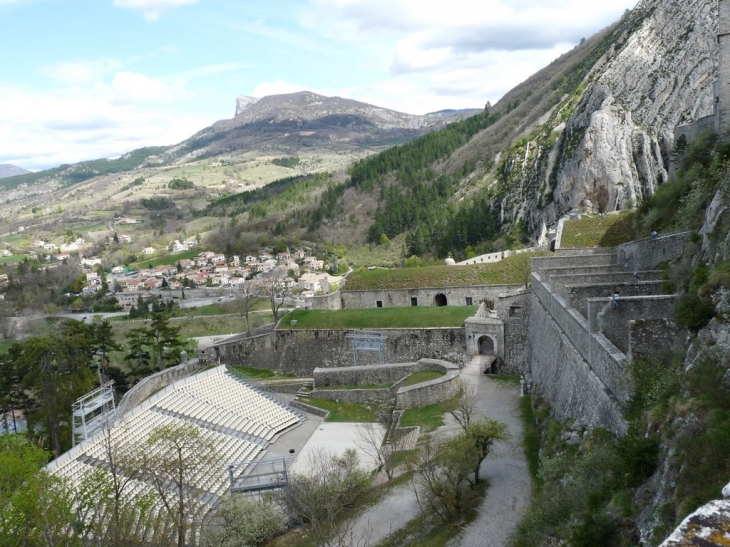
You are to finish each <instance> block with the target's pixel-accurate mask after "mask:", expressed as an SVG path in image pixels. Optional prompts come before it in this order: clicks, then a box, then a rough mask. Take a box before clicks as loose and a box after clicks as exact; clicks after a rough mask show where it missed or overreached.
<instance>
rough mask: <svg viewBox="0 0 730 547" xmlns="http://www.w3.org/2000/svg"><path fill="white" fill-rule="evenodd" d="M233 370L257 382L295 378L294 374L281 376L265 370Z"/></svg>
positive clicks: (249, 368) (252, 368) (236, 368)
mask: <svg viewBox="0 0 730 547" xmlns="http://www.w3.org/2000/svg"><path fill="white" fill-rule="evenodd" d="M231 368H232V369H233V370H236V371H238V372H240V373H241V374H242V375H243V376H246V377H248V378H254V379H257V380H267V379H270V378H295V376H294V375H293V374H280V373H278V372H274V371H272V370H268V369H265V368H254V367H243V366H231Z"/></svg>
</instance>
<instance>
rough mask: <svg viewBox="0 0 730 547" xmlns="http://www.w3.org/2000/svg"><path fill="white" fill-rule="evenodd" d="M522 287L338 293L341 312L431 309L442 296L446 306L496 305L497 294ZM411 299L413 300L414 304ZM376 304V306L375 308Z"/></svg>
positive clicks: (440, 288) (473, 286)
mask: <svg viewBox="0 0 730 547" xmlns="http://www.w3.org/2000/svg"><path fill="white" fill-rule="evenodd" d="M521 286H522V285H470V286H463V287H427V288H418V289H383V290H368V291H348V290H343V291H340V295H341V299H342V307H343V308H350V309H352V308H377V307H384V308H395V307H406V306H414V305H416V306H434V305H436V296H437V295H443V296H444V297H445V298H446V302H445V304H446V305H447V306H466V305H469V304H470V303H471V304H479V303H480V302H482V301H484V300H490V301H492V302H494V301H496V300H497V298H498V297H499V295H500V294H503V293H505V292H508V291H512V290H515V289H519V288H520V287H521ZM414 299H415V300H414ZM378 302H379V303H380V305H378Z"/></svg>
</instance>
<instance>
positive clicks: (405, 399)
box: [311, 359, 461, 410]
mask: <svg viewBox="0 0 730 547" xmlns="http://www.w3.org/2000/svg"><path fill="white" fill-rule="evenodd" d="M425 371H436V372H443V373H444V376H442V377H441V378H436V379H435V380H430V381H428V382H422V383H420V384H416V385H413V386H407V387H403V384H404V383H405V381H406V380H407V378H408V376H410V375H411V374H412V373H414V372H425ZM458 379H459V367H458V366H457V365H454V364H453V363H449V362H447V361H441V360H437V359H421V360H420V361H418V362H416V363H400V364H395V365H367V366H360V367H342V368H330V369H322V368H318V369H315V371H314V384H315V386H316V389H315V390H314V391H312V393H311V396H312V397H315V398H319V399H327V400H329V401H344V402H348V403H370V402H376V401H383V400H388V399H395V402H396V408H397V409H400V410H404V409H408V408H418V407H423V406H428V405H432V404H435V403H439V402H441V401H445V400H448V399H451V398H452V397H454V396H455V395H456V394H458V393H459V390H460V389H461V387H460V384H459V382H458ZM389 383H393V385H392V387H391V388H390V389H385V388H383V389H321V388H322V387H323V386H356V385H368V384H370V385H378V384H389Z"/></svg>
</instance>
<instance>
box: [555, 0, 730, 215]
mask: <svg viewBox="0 0 730 547" xmlns="http://www.w3.org/2000/svg"><path fill="white" fill-rule="evenodd" d="M633 17H635V18H636V19H637V25H636V27H637V28H636V30H633V32H631V34H630V35H628V36H626V38H625V41H623V40H620V41H618V42H617V43H616V44H614V45H613V46H612V47H611V48H610V49H609V51H608V52H606V54H605V55H604V56H603V58H602V59H601V60H600V61H599V62H598V63H597V64H596V65H595V66H594V68H593V70H592V71H591V73H589V75H588V77H587V79H586V81H587V82H592V83H591V85H590V86H589V87H588V89H587V91H586V92H585V94H584V95H583V97H582V99H581V101H580V103H579V104H578V107H577V108H576V111H575V112H574V114H573V115H572V116H571V118H570V119H569V121H568V123H567V126H566V133H567V134H571V135H574V134H581V133H582V134H583V135H584V137H583V140H582V142H581V143H580V144H579V145H578V146H577V147H576V148H575V152H574V153H573V154H572V156H571V157H570V158H569V159H568V160H567V161H566V162H565V165H564V167H563V168H562V169H561V170H560V172H559V174H558V184H557V188H556V190H555V200H556V202H559V203H560V204H562V205H563V206H566V207H570V208H585V209H589V210H590V209H593V210H597V211H600V212H606V211H613V210H616V209H622V208H625V207H626V206H627V204H629V200H631V202H633V203H637V201H640V200H641V199H642V198H644V197H646V196H648V195H651V194H653V193H654V190H655V189H656V187H657V186H658V185H659V184H661V183H663V182H664V181H666V180H667V178H668V174H667V171H668V157H669V152H670V151H671V150H672V148H673V130H674V127H675V126H677V125H679V124H681V123H687V122H691V121H694V120H696V119H698V118H700V117H703V116H706V115H709V114H711V113H712V110H713V100H714V97H713V93H712V82H713V81H714V80H715V79H716V77H717V40H716V33H717V1H716V0H674V1H658V0H645V1H643V2H641V3H639V5H638V6H637V7H636V9H635V10H634V14H633ZM639 19H641V22H639Z"/></svg>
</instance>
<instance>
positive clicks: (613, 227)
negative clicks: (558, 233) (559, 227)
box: [560, 212, 634, 249]
mask: <svg viewBox="0 0 730 547" xmlns="http://www.w3.org/2000/svg"><path fill="white" fill-rule="evenodd" d="M633 236H634V231H633V214H632V213H629V212H623V213H616V214H609V215H605V216H602V217H599V216H598V215H590V216H587V215H586V216H584V217H583V218H581V219H580V220H566V221H565V225H564V226H563V237H562V239H561V240H560V247H561V248H563V249H572V248H586V247H616V246H617V245H621V244H622V243H626V242H628V241H631V240H633V239H634V237H633Z"/></svg>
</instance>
